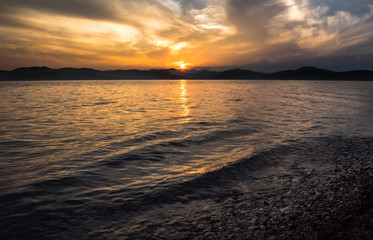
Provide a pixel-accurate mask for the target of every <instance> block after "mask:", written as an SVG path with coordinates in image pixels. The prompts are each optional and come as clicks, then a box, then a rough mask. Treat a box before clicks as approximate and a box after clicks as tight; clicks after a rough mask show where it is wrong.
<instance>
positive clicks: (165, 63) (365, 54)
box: [0, 0, 373, 71]
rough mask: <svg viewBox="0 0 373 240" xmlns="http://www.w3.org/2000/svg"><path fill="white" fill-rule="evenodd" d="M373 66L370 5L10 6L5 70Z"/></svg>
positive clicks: (289, 1) (33, 1)
mask: <svg viewBox="0 0 373 240" xmlns="http://www.w3.org/2000/svg"><path fill="white" fill-rule="evenodd" d="M180 61H184V62H186V63H191V64H192V65H193V66H195V67H202V66H211V67H216V66H246V67H249V68H252V69H254V70H262V71H271V70H276V69H281V68H285V67H286V68H295V67H298V66H301V65H316V66H320V67H327V68H331V69H335V70H350V69H356V68H365V69H372V68H373V3H371V1H370V0H356V1H353V2H352V1H348V0H328V1H324V0H313V1H311V0H250V1H248V0H199V1H197V0H107V1H101V0H65V1H50V0H2V4H1V5H0V62H1V64H0V69H12V68H15V67H19V66H34V65H47V66H50V67H64V66H72V67H94V68H99V69H115V68H164V67H172V66H173V65H174V64H175V63H176V62H180Z"/></svg>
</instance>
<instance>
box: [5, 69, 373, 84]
mask: <svg viewBox="0 0 373 240" xmlns="http://www.w3.org/2000/svg"><path fill="white" fill-rule="evenodd" d="M114 79H252V80H253V79H257V80H360V81H361V80H364V81H369V80H373V71H367V70H355V71H348V72H334V71H330V70H326V69H320V68H316V67H310V66H307V67H301V68H298V69H296V70H285V71H279V72H273V73H263V72H255V71H251V70H243V69H231V70H226V71H211V70H198V69H190V70H177V69H174V68H171V69H151V70H136V69H133V70H109V71H100V70H95V69H91V68H60V69H52V68H48V67H27V68H25V67H23V68H17V69H14V70H12V71H4V70H0V80H2V81H9V80H10V81H13V80H114Z"/></svg>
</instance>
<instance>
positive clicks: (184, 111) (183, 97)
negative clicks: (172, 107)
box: [179, 79, 189, 123]
mask: <svg viewBox="0 0 373 240" xmlns="http://www.w3.org/2000/svg"><path fill="white" fill-rule="evenodd" d="M186 82H187V81H186V80H185V79H182V80H180V102H181V112H180V115H179V116H180V117H182V121H181V122H182V123H187V122H188V121H189V119H188V116H189V107H188V105H187V102H188V98H187V89H186Z"/></svg>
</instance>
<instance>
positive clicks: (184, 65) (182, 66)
mask: <svg viewBox="0 0 373 240" xmlns="http://www.w3.org/2000/svg"><path fill="white" fill-rule="evenodd" d="M174 65H175V66H176V67H177V68H178V69H180V70H185V69H188V66H190V65H192V64H190V63H186V62H184V61H178V62H175V63H174Z"/></svg>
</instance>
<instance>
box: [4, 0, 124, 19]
mask: <svg viewBox="0 0 373 240" xmlns="http://www.w3.org/2000/svg"><path fill="white" fill-rule="evenodd" d="M25 10H36V11H41V12H49V13H55V14H61V15H68V16H75V17H83V18H90V19H113V18H116V17H117V14H116V9H115V6H114V5H113V4H112V1H101V0H64V1H50V0H2V3H1V5H0V11H1V12H8V13H9V12H15V13H22V11H25Z"/></svg>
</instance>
